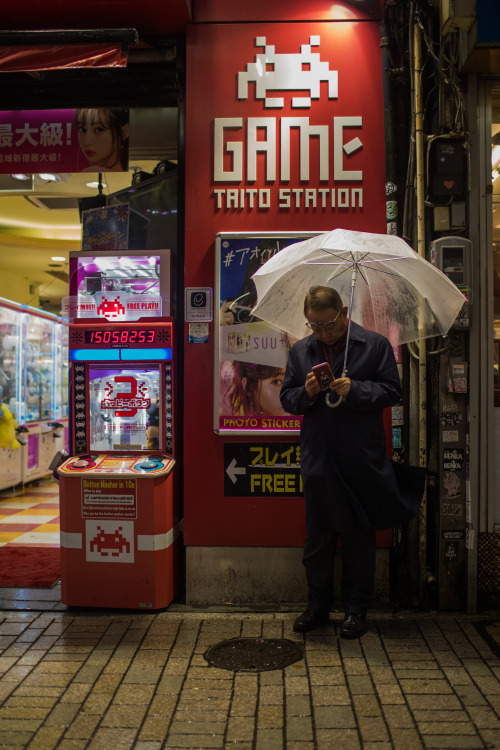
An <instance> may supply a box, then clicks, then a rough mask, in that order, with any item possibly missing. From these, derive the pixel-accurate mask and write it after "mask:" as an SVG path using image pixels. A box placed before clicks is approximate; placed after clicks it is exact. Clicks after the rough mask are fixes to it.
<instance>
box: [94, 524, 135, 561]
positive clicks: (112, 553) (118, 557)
mask: <svg viewBox="0 0 500 750" xmlns="http://www.w3.org/2000/svg"><path fill="white" fill-rule="evenodd" d="M85 537H86V543H85V547H86V557H85V559H86V560H87V562H109V563H130V562H134V523H133V521H124V520H123V519H122V518H120V519H119V520H115V521H112V520H103V519H99V520H97V519H87V520H86V521H85Z"/></svg>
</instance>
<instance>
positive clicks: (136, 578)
mask: <svg viewBox="0 0 500 750" xmlns="http://www.w3.org/2000/svg"><path fill="white" fill-rule="evenodd" d="M69 358H70V380H71V407H70V413H71V450H72V451H73V455H72V456H71V457H70V458H68V459H67V460H66V461H64V463H62V464H61V466H59V468H58V473H59V481H60V498H61V601H62V602H63V603H64V604H67V605H70V606H91V607H113V608H115V607H117V608H132V609H139V608H150V609H158V608H161V607H165V606H167V605H168V604H169V603H170V602H171V601H172V599H173V597H174V595H175V591H176V579H177V564H178V562H177V558H178V553H179V548H180V541H179V539H178V538H177V537H178V518H177V503H176V495H175V488H174V479H175V477H174V471H173V469H174V464H175V460H174V458H173V455H172V454H173V444H174V442H173V441H174V417H173V406H172V405H173V403H174V399H173V377H174V374H173V369H174V368H173V364H174V357H173V320H172V318H168V317H165V318H154V319H153V318H151V319H146V320H145V321H144V319H142V320H137V321H132V322H130V321H126V322H115V323H111V322H109V321H99V320H90V319H80V320H75V322H74V323H73V324H72V325H70V326H69Z"/></svg>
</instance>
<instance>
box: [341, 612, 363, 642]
mask: <svg viewBox="0 0 500 750" xmlns="http://www.w3.org/2000/svg"><path fill="white" fill-rule="evenodd" d="M365 633H366V614H365V613H364V612H347V613H346V616H345V617H344V622H343V623H342V625H341V626H340V635H341V637H342V638H360V637H361V636H362V635H364V634H365Z"/></svg>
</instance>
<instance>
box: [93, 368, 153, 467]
mask: <svg viewBox="0 0 500 750" xmlns="http://www.w3.org/2000/svg"><path fill="white" fill-rule="evenodd" d="M160 393H161V376H160V367H159V366H158V365H156V366H155V365H147V366H137V367H130V366H127V367H123V366H121V367H112V366H109V365H107V366H93V367H92V366H90V367H89V404H90V414H89V417H90V420H89V421H90V435H89V437H90V441H89V442H90V450H91V451H92V452H101V453H103V452H106V453H109V452H110V451H146V450H159V447H160V445H161V444H162V435H161V432H160V431H161V429H162V428H161V424H160V421H161V420H160V419H159V414H160Z"/></svg>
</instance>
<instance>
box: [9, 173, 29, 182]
mask: <svg viewBox="0 0 500 750" xmlns="http://www.w3.org/2000/svg"><path fill="white" fill-rule="evenodd" d="M11 177H12V178H13V179H14V180H23V181H24V180H31V175H30V174H11Z"/></svg>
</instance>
